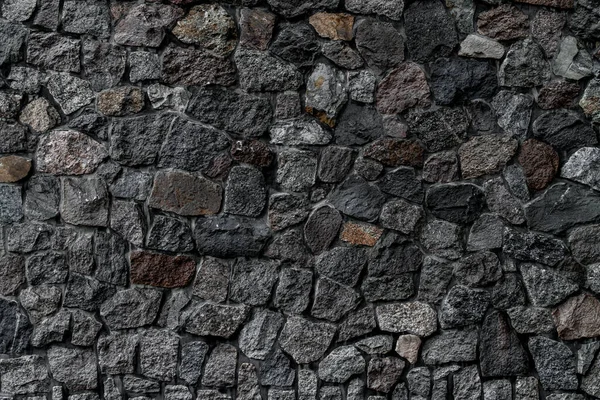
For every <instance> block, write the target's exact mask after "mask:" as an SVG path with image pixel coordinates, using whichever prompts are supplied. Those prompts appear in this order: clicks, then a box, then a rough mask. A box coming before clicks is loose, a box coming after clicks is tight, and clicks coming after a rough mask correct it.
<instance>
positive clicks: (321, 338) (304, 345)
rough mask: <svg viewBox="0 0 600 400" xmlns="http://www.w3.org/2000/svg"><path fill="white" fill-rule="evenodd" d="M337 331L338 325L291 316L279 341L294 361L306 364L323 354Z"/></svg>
mask: <svg viewBox="0 0 600 400" xmlns="http://www.w3.org/2000/svg"><path fill="white" fill-rule="evenodd" d="M335 331H336V327H335V326H334V325H332V324H329V323H326V322H313V321H310V320H308V319H305V318H303V317H298V316H291V317H288V319H287V321H286V323H285V325H284V327H283V330H282V331H281V334H280V336H279V343H280V345H281V348H282V349H283V351H285V352H286V353H288V354H289V355H290V356H292V358H293V359H294V361H296V362H297V363H299V364H306V363H310V362H314V361H317V360H319V359H320V358H321V357H322V356H323V354H324V353H325V351H326V350H327V348H328V347H329V345H330V343H331V341H332V340H333V335H334V334H335Z"/></svg>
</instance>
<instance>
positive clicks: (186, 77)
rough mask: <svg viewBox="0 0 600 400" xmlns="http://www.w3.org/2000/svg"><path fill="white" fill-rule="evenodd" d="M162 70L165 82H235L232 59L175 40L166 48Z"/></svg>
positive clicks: (208, 83)
mask: <svg viewBox="0 0 600 400" xmlns="http://www.w3.org/2000/svg"><path fill="white" fill-rule="evenodd" d="M161 69H162V82H164V83H166V84H168V85H180V86H208V85H211V84H217V85H222V86H231V85H232V84H233V83H234V82H235V66H234V64H233V62H232V61H231V60H230V59H229V58H224V57H220V56H215V55H214V54H212V53H209V52H208V51H206V50H203V49H199V48H194V47H181V46H175V45H174V44H173V43H171V44H169V45H168V46H167V48H166V49H165V50H164V51H163V56H162V65H161ZM219 91H220V90H219ZM213 106H215V105H214V104H213ZM233 111H234V112H235V111H239V110H233ZM225 123H236V122H234V121H227V122H225Z"/></svg>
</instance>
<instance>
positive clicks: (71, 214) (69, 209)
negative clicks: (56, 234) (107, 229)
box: [60, 178, 108, 226]
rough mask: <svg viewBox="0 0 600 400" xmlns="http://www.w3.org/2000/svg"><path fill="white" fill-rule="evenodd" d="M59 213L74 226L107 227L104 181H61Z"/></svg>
mask: <svg viewBox="0 0 600 400" xmlns="http://www.w3.org/2000/svg"><path fill="white" fill-rule="evenodd" d="M60 213H61V216H62V218H63V219H64V220H65V221H66V222H68V223H71V224H74V225H90V226H108V191H107V189H106V184H105V183H104V181H102V180H100V179H98V178H88V179H86V178H65V179H63V185H62V193H61V205H60Z"/></svg>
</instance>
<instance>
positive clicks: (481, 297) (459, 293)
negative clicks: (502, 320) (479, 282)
mask: <svg viewBox="0 0 600 400" xmlns="http://www.w3.org/2000/svg"><path fill="white" fill-rule="evenodd" d="M489 303H490V295H489V293H488V292H487V291H486V290H484V289H473V288H469V287H466V286H462V285H455V286H453V287H452V288H451V289H450V291H449V292H448V294H447V295H446V297H445V298H444V300H443V302H442V307H441V313H440V325H441V327H442V328H454V327H461V326H469V325H473V324H478V323H479V322H481V320H482V319H483V316H484V314H485V312H486V310H487V309H488V306H489Z"/></svg>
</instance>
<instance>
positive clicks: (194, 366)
mask: <svg viewBox="0 0 600 400" xmlns="http://www.w3.org/2000/svg"><path fill="white" fill-rule="evenodd" d="M207 353H208V345H207V344H206V343H204V342H201V341H192V342H187V343H185V344H183V345H182V346H181V360H180V362H179V378H181V379H183V380H184V381H185V382H186V383H188V384H190V385H195V384H196V383H197V382H198V379H199V378H200V376H201V375H202V365H203V364H204V358H205V357H206V354H207Z"/></svg>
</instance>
